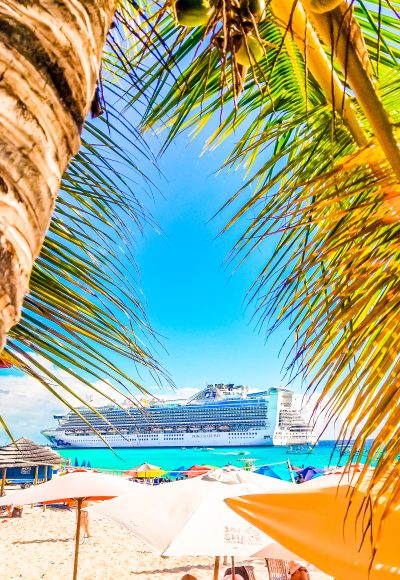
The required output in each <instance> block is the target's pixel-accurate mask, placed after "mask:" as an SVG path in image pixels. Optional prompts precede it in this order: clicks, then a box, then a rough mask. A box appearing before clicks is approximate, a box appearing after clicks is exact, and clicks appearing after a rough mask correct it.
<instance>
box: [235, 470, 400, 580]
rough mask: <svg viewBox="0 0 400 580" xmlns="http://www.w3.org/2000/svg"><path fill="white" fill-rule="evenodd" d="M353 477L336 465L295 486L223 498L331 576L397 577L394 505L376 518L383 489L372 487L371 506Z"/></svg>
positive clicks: (398, 514) (399, 517)
mask: <svg viewBox="0 0 400 580" xmlns="http://www.w3.org/2000/svg"><path fill="white" fill-rule="evenodd" d="M355 477H358V475H357V474H354V473H350V474H349V473H343V470H342V473H339V474H337V475H326V476H324V477H320V478H318V479H316V480H312V481H309V482H306V483H304V484H302V485H298V486H296V487H295V489H290V490H289V489H282V490H276V491H273V492H269V493H268V494H262V495H249V496H244V497H239V498H233V497H231V498H229V499H227V500H226V503H227V504H228V505H229V506H230V507H231V508H232V510H234V511H235V512H236V513H237V514H239V515H241V516H242V517H244V518H246V520H247V521H248V522H250V523H251V524H253V525H255V526H257V527H258V528H259V529H260V530H262V531H263V532H264V533H266V534H269V535H270V536H271V537H273V538H274V539H275V540H276V541H277V542H280V543H281V544H282V545H284V546H285V547H286V548H288V549H289V550H293V552H295V553H297V554H299V556H300V557H301V558H304V559H305V560H307V561H310V562H312V563H313V564H315V565H316V566H317V567H318V568H320V569H321V570H323V571H324V572H326V573H327V574H330V575H332V576H334V577H335V578H336V579H337V580H349V579H350V578H351V580H365V579H366V578H368V579H369V580H388V579H389V578H392V577H393V578H399V575H400V557H399V544H398V534H399V529H400V506H399V505H394V506H393V507H392V509H391V510H389V511H388V512H387V514H386V515H385V518H384V519H383V520H382V515H383V513H384V511H385V509H386V508H387V507H388V504H387V501H386V498H387V497H388V496H389V493H388V492H384V493H383V494H381V493H380V489H379V487H375V488H374V489H373V491H372V497H373V499H376V497H379V501H378V502H376V503H375V505H374V509H372V506H371V503H370V500H369V498H368V497H367V495H366V488H367V482H363V483H362V484H361V486H360V488H359V489H357V491H356V490H354V481H355ZM350 494H351V495H350ZM350 497H351V502H350V503H349V499H350ZM380 524H381V527H380V528H379V526H380ZM374 546H375V549H376V552H375V554H374Z"/></svg>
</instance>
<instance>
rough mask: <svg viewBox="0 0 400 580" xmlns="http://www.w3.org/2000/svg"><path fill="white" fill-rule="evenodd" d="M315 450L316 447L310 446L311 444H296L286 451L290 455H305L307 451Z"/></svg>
mask: <svg viewBox="0 0 400 580" xmlns="http://www.w3.org/2000/svg"><path fill="white" fill-rule="evenodd" d="M313 452H314V448H313V447H310V446H309V445H296V446H294V447H293V446H292V447H289V449H288V450H287V451H286V453H287V454H290V455H304V454H306V453H307V455H308V454H309V453H313Z"/></svg>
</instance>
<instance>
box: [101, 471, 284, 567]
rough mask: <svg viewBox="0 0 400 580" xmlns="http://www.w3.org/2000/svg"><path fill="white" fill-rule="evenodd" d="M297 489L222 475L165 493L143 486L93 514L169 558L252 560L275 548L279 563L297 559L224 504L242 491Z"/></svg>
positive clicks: (268, 480) (174, 485)
mask: <svg viewBox="0 0 400 580" xmlns="http://www.w3.org/2000/svg"><path fill="white" fill-rule="evenodd" d="M286 486H289V487H292V486H293V484H292V483H289V482H284V481H278V480H276V479H272V478H269V477H266V476H263V475H257V474H254V473H248V472H245V471H243V470H240V469H234V470H230V469H218V470H216V471H213V472H211V473H209V474H206V475H204V476H201V477H196V478H193V479H187V480H182V481H175V482H172V483H170V484H169V485H162V486H159V487H151V486H142V491H141V493H140V494H139V495H137V494H136V493H135V494H133V493H131V494H129V495H124V496H120V497H118V498H116V499H113V500H110V501H109V502H106V503H104V504H102V505H96V506H93V507H92V508H90V510H91V511H94V512H96V513H98V514H100V515H103V516H106V517H108V518H110V519H112V520H113V521H115V522H117V523H119V524H121V525H123V526H125V527H127V528H128V529H130V530H132V532H133V533H134V534H135V535H136V536H137V537H139V538H141V539H142V540H143V541H144V542H146V543H147V544H149V545H150V546H152V548H153V549H154V550H156V552H157V553H158V554H161V555H165V556H215V557H219V556H220V555H225V554H227V555H231V556H240V557H249V556H251V555H252V554H254V553H255V552H258V551H260V550H262V549H267V548H268V547H270V551H271V554H273V556H271V557H276V558H283V559H293V558H294V557H295V555H294V554H293V553H292V552H289V551H288V550H286V549H285V548H283V547H281V546H278V544H277V543H276V542H275V541H274V540H271V538H269V537H268V536H266V535H265V534H263V533H262V532H260V531H259V530H258V529H257V528H255V527H254V526H252V525H249V524H248V523H247V522H245V520H243V519H242V518H240V517H239V516H237V515H236V514H235V513H234V512H233V511H231V510H230V509H229V508H228V507H227V506H226V505H225V503H224V501H223V499H224V498H226V497H230V496H235V495H237V493H238V492H239V491H244V490H248V491H250V490H252V491H253V493H256V492H258V493H261V492H263V491H265V490H267V489H277V488H278V489H282V488H284V487H286Z"/></svg>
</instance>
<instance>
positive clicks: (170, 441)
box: [42, 429, 315, 449]
mask: <svg viewBox="0 0 400 580" xmlns="http://www.w3.org/2000/svg"><path fill="white" fill-rule="evenodd" d="M42 433H43V435H44V436H45V437H47V439H48V440H49V441H50V443H51V444H52V445H53V446H54V447H57V448H59V449H65V448H105V447H107V446H106V444H105V443H104V442H103V441H102V440H101V439H100V438H99V437H97V436H96V435H85V436H80V435H66V434H65V433H63V432H60V431H57V430H54V431H52V430H49V431H42ZM104 439H105V440H106V441H107V443H108V444H109V445H110V446H111V447H115V448H122V447H124V448H140V447H243V446H244V447H250V446H286V445H307V444H312V443H315V438H313V437H310V436H307V437H305V436H304V435H303V434H298V435H297V434H292V433H289V432H288V433H279V434H275V435H271V434H270V433H268V432H267V431H265V430H257V429H254V430H250V431H248V432H245V433H242V432H235V431H231V432H229V433H223V432H221V433H206V432H203V433H168V434H166V433H165V434H164V433H154V434H151V435H146V434H141V435H126V437H122V436H121V435H119V434H115V435H104Z"/></svg>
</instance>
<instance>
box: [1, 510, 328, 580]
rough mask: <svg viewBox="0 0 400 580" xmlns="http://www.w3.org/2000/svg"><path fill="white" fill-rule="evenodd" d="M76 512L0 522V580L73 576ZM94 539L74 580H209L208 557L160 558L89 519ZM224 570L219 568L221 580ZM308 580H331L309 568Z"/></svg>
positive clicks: (37, 513) (33, 513) (260, 568)
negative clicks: (185, 578) (187, 578)
mask: <svg viewBox="0 0 400 580" xmlns="http://www.w3.org/2000/svg"><path fill="white" fill-rule="evenodd" d="M75 517H76V515H75V511H74V510H73V511H67V510H59V509H57V510H55V509H51V508H47V509H46V511H45V512H43V509H42V508H41V507H35V508H31V507H25V508H24V512H23V516H22V518H1V519H0V561H1V576H2V578H4V580H12V579H14V578H24V579H26V580H28V579H29V580H36V579H39V578H40V579H47V580H53V579H54V578H57V577H63V578H69V577H70V576H72V567H73V553H74V540H73V537H74V533H75V521H76V519H75ZM91 528H92V534H93V536H92V537H91V538H89V539H86V540H84V541H83V542H82V544H81V548H80V556H79V574H78V577H79V580H106V579H111V578H113V579H119V578H121V579H124V578H132V577H136V576H137V577H138V578H141V579H142V580H147V579H149V580H150V579H153V580H161V579H164V580H180V578H181V577H182V575H183V574H185V573H187V572H190V573H191V574H193V575H194V576H196V578H198V580H206V579H207V580H211V578H212V570H213V558H205V557H201V558H188V557H184V558H160V557H158V556H156V555H154V554H153V553H152V552H151V550H150V549H149V547H148V546H146V545H144V544H143V543H142V542H141V541H140V540H138V539H136V538H135V537H134V536H133V535H132V534H131V533H130V532H129V531H127V530H125V529H124V528H122V527H120V526H118V525H116V524H113V523H111V522H109V521H108V520H105V519H103V518H100V517H99V516H96V515H95V514H91ZM248 563H251V564H252V565H253V566H254V567H255V571H256V578H257V580H264V579H265V580H267V579H268V572H267V570H266V568H265V563H264V561H262V560H253V561H252V562H248ZM226 568H227V566H222V568H221V572H220V578H222V577H223V573H224V571H225V569H226ZM310 572H311V580H329V579H330V578H331V577H330V576H327V575H326V574H323V573H322V572H319V571H316V570H315V569H314V568H313V567H310Z"/></svg>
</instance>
